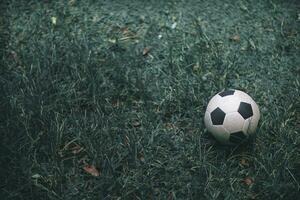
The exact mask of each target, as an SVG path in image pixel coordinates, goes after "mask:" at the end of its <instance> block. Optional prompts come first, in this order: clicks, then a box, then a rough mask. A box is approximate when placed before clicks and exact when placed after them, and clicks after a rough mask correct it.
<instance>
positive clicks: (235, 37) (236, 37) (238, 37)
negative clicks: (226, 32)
mask: <svg viewBox="0 0 300 200" xmlns="http://www.w3.org/2000/svg"><path fill="white" fill-rule="evenodd" d="M229 39H230V40H232V41H235V42H239V41H240V40H241V37H240V35H233V36H231V37H230V38H229Z"/></svg>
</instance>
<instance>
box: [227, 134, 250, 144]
mask: <svg viewBox="0 0 300 200" xmlns="http://www.w3.org/2000/svg"><path fill="white" fill-rule="evenodd" d="M245 139H247V137H246V135H245V134H244V133H243V131H239V132H235V133H231V134H230V137H229V141H230V142H232V143H240V142H242V141H244V140H245Z"/></svg>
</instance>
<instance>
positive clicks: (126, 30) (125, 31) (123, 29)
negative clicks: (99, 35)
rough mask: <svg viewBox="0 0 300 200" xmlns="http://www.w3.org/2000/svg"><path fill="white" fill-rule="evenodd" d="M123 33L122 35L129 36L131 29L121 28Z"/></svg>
mask: <svg viewBox="0 0 300 200" xmlns="http://www.w3.org/2000/svg"><path fill="white" fill-rule="evenodd" d="M121 31H122V33H123V34H124V35H126V34H128V33H129V29H128V27H126V26H125V27H123V28H121Z"/></svg>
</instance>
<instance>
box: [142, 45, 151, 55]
mask: <svg viewBox="0 0 300 200" xmlns="http://www.w3.org/2000/svg"><path fill="white" fill-rule="evenodd" d="M149 52H150V49H149V48H147V47H145V48H144V50H143V56H147V55H148V54H149Z"/></svg>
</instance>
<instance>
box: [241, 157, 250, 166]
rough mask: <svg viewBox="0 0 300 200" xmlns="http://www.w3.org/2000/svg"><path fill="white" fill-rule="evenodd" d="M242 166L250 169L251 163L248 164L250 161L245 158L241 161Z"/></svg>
mask: <svg viewBox="0 0 300 200" xmlns="http://www.w3.org/2000/svg"><path fill="white" fill-rule="evenodd" d="M240 164H241V165H242V166H245V167H249V163H248V161H247V160H246V159H245V158H242V159H241V160H240Z"/></svg>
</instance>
